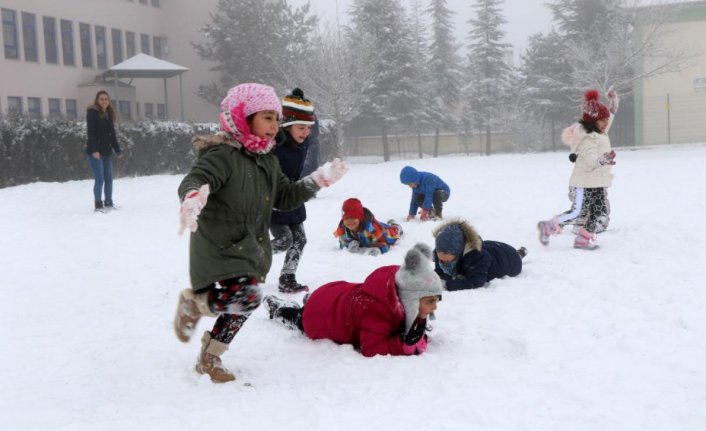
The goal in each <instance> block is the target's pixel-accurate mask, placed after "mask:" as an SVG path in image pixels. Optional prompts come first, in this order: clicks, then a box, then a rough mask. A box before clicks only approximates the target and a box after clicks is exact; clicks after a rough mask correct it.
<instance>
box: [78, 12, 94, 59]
mask: <svg viewBox="0 0 706 431" xmlns="http://www.w3.org/2000/svg"><path fill="white" fill-rule="evenodd" d="M78 33H79V39H80V41H81V65H82V66H83V67H93V50H91V26H90V25H89V24H84V23H82V22H80V23H79V24H78Z"/></svg>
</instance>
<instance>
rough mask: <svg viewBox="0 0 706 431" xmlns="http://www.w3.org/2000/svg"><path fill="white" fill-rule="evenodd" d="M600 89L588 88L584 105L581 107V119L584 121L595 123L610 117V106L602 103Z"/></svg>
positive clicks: (584, 96)
mask: <svg viewBox="0 0 706 431" xmlns="http://www.w3.org/2000/svg"><path fill="white" fill-rule="evenodd" d="M600 98H601V96H600V94H599V93H598V90H588V91H587V92H585V93H584V95H583V106H582V107H581V120H583V122H584V123H595V122H596V121H599V120H605V119H606V118H608V117H610V111H609V110H608V107H607V106H605V105H604V104H602V103H601V101H600Z"/></svg>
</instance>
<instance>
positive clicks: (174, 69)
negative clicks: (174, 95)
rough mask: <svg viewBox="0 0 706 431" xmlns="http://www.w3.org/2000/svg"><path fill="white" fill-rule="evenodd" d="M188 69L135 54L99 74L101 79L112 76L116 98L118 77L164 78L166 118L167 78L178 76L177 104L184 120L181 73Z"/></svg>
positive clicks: (167, 104)
mask: <svg viewBox="0 0 706 431" xmlns="http://www.w3.org/2000/svg"><path fill="white" fill-rule="evenodd" d="M188 70H189V69H188V68H186V67H184V66H179V65H178V64H174V63H170V62H168V61H164V60H161V59H159V58H156V57H152V56H150V55H147V54H143V53H140V54H137V55H135V56H134V57H130V58H128V59H127V60H125V61H123V62H122V63H118V64H116V65H115V66H113V67H111V68H110V69H108V70H106V71H105V72H103V73H101V74H100V75H99V76H100V77H102V78H103V79H106V78H113V79H114V80H115V92H116V95H115V96H114V97H115V98H116V99H117V98H118V97H117V91H118V84H117V83H118V79H120V78H162V79H163V80H164V109H165V110H166V112H165V114H166V116H167V118H168V117H169V103H168V102H169V100H168V98H167V78H172V77H174V76H179V105H180V107H181V120H182V121H184V90H183V85H182V80H181V74H182V73H184V72H186V71H188Z"/></svg>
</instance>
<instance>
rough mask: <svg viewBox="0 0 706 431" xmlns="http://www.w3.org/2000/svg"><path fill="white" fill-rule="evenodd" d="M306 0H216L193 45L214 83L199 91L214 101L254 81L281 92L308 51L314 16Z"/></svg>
mask: <svg viewBox="0 0 706 431" xmlns="http://www.w3.org/2000/svg"><path fill="white" fill-rule="evenodd" d="M308 10H309V6H308V4H307V5H305V6H303V7H301V8H292V7H291V6H289V5H288V4H287V1H286V0H277V1H268V2H262V1H260V0H219V2H218V5H217V8H216V12H215V13H214V14H212V15H211V22H209V23H207V24H206V25H205V26H204V27H203V29H202V32H203V33H204V35H205V36H206V41H205V42H203V43H199V44H194V48H195V49H196V51H197V53H198V54H199V56H200V57H201V58H202V59H203V60H208V61H210V62H213V64H214V67H213V68H212V70H215V71H218V72H219V73H220V77H219V82H218V83H211V84H209V85H203V86H201V87H200V89H199V95H200V96H202V97H203V98H205V99H206V100H209V101H211V102H213V103H218V102H219V101H220V100H221V98H222V97H223V95H224V94H225V93H226V90H227V89H228V88H230V87H232V86H233V85H235V84H238V83H242V82H260V83H264V84H268V85H272V86H274V87H275V88H276V89H278V90H280V91H282V90H283V89H285V88H286V87H287V83H288V73H289V72H290V71H291V70H293V68H294V67H295V65H296V62H297V61H300V59H301V58H305V57H306V56H307V55H308V53H309V52H310V50H311V47H310V44H309V39H310V36H311V34H312V33H313V30H314V28H315V27H316V22H317V19H316V17H314V16H309V15H308Z"/></svg>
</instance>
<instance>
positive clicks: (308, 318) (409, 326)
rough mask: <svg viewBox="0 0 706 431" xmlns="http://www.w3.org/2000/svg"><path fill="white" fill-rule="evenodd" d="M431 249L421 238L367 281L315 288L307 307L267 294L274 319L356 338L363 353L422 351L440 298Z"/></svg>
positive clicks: (343, 339) (313, 334)
mask: <svg viewBox="0 0 706 431" xmlns="http://www.w3.org/2000/svg"><path fill="white" fill-rule="evenodd" d="M430 259H431V249H430V248H429V247H428V246H427V245H425V244H422V243H418V244H416V245H415V246H414V248H412V249H411V250H410V251H409V252H407V255H406V256H405V262H404V265H403V266H397V265H391V266H383V267H381V268H378V269H376V270H375V271H373V272H372V273H371V274H370V275H368V277H367V278H366V279H365V281H364V282H362V283H349V282H346V281H334V282H332V283H328V284H324V285H323V286H321V287H319V288H318V289H316V290H315V291H314V292H313V293H312V294H311V295H310V296H309V298H308V300H306V301H305V302H304V307H303V308H301V307H299V305H298V304H296V303H293V302H288V301H283V300H282V299H279V298H277V297H275V296H266V297H265V305H266V307H267V309H268V311H269V314H270V319H273V318H276V319H277V320H279V321H281V322H282V323H284V324H285V325H287V326H289V327H292V328H295V327H296V328H299V329H300V330H301V331H302V332H304V334H306V335H307V336H308V337H309V338H311V339H314V340H316V339H329V340H333V341H335V342H336V343H339V344H352V345H353V347H355V348H356V349H359V350H360V353H362V354H363V355H364V356H375V355H418V354H421V353H423V352H424V351H425V350H426V347H427V341H428V340H427V336H426V331H427V329H428V328H427V318H428V319H434V310H436V306H437V302H439V301H440V300H441V293H442V288H441V280H440V279H439V277H438V276H437V275H436V274H435V273H434V271H433V269H432V268H431V261H430Z"/></svg>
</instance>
